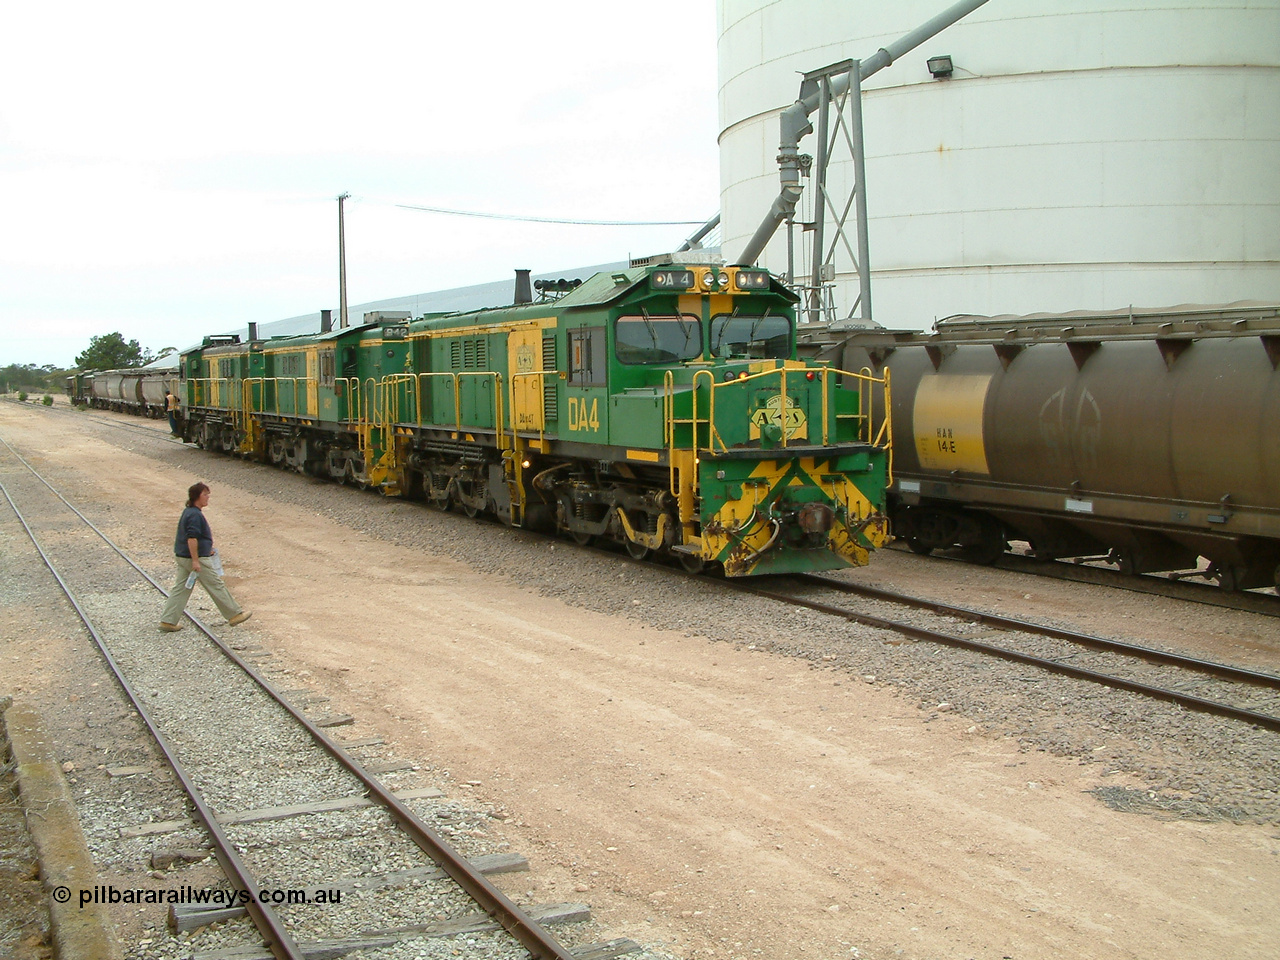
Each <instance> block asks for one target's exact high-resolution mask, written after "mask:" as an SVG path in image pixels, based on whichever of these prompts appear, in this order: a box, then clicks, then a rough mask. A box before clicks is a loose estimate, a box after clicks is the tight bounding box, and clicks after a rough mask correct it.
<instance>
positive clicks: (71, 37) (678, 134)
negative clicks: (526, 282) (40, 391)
mask: <svg viewBox="0 0 1280 960" xmlns="http://www.w3.org/2000/svg"><path fill="white" fill-rule="evenodd" d="M4 34H5V42H4V44H3V55H2V56H0V90H3V95H2V96H0V173H2V178H0V179H2V182H3V183H4V184H5V191H4V194H5V195H4V201H3V203H4V206H3V211H4V212H3V215H2V216H0V365H4V364H8V363H37V364H44V363H54V364H58V365H70V364H71V363H72V360H73V358H74V357H75V355H76V354H77V353H79V352H81V351H82V350H83V349H84V348H85V347H86V346H88V343H89V338H90V337H91V336H94V335H97V334H103V333H110V332H112V331H117V330H118V331H119V332H120V333H122V334H123V335H124V337H125V339H126V340H131V339H136V340H138V341H139V342H140V343H141V344H142V346H143V347H145V348H148V349H150V350H152V351H159V350H160V349H161V348H163V347H166V346H176V347H184V346H187V345H189V344H191V343H192V342H194V341H196V340H198V339H199V337H200V336H201V335H202V334H204V333H207V332H211V331H218V330H226V329H230V328H233V327H235V326H237V325H244V324H247V323H248V322H249V321H258V322H267V321H271V320H278V319H282V318H284V317H290V316H296V315H298V314H302V313H307V312H310V311H313V310H319V309H321V308H323V307H333V308H336V307H337V306H338V279H337V259H338V257H337V202H336V200H335V198H336V197H337V195H338V194H339V193H342V192H344V191H346V192H349V193H350V194H351V195H352V199H351V200H349V201H347V204H346V239H347V279H348V291H349V293H348V296H349V301H350V302H351V303H352V304H356V303H360V302H367V301H371V300H378V299H384V298H387V297H394V296H401V295H407V294H413V293H419V292H423V291H429V290H438V289H445V288H449V287H455V286H463V285H467V284H471V283H477V282H483V281H487V280H495V279H500V278H502V277H504V276H507V275H510V274H511V273H512V271H513V270H514V268H516V267H528V268H531V269H532V270H534V272H535V273H537V272H542V271H551V270H560V269H563V268H569V267H574V266H577V265H582V264H591V263H603V262H607V261H610V260H620V259H625V258H626V257H627V256H628V255H631V254H635V255H642V254H646V253H654V252H658V251H661V250H669V249H672V248H674V247H675V246H678V245H679V244H680V242H681V241H682V240H683V238H684V237H685V236H687V235H688V234H689V233H691V232H692V230H693V229H694V228H693V227H686V226H667V227H625V228H623V227H593V226H561V225H541V224H527V223H516V222H509V221H501V220H487V219H471V218H460V217H452V216H445V215H439V214H431V213H424V212H418V211H412V210H405V209H401V208H400V207H398V206H397V204H410V205H415V204H416V205H423V206H435V207H447V208H454V209H461V210H474V211H484V212H491V213H499V214H517V215H528V216H541V217H562V218H575V219H588V220H643V221H652V220H663V221H666V220H671V221H684V220H703V219H705V218H707V217H709V216H711V215H712V214H714V213H715V212H716V210H717V209H718V205H719V182H718V175H719V173H718V157H717V150H716V133H717V129H716V93H715V83H716V65H715V58H716V38H715V10H714V4H713V3H712V2H711V0H693V2H689V0H649V2H646V3H644V4H641V5H632V4H615V3H608V2H581V3H577V2H565V0H558V2H544V3H527V2H524V3H521V2H514V0H505V2H504V0H500V2H490V0H474V2H471V3H442V2H432V0H428V2H422V0H418V2H413V3H410V2H400V0H395V2H376V0H371V2H369V3H367V4H362V5H354V4H334V3H328V2H314V0H313V2H308V3H292V2H289V3H285V2H273V0H255V2H252V3H245V2H239V0H230V2H223V3H219V4H216V5H214V6H204V7H200V6H198V5H190V4H179V3H173V2H172V0H170V2H165V3H142V2H134V0H123V2H120V3H111V4H105V3H100V2H87V0H77V2H57V0H51V2H44V3H15V4H9V5H7V7H6V10H5V16H4Z"/></svg>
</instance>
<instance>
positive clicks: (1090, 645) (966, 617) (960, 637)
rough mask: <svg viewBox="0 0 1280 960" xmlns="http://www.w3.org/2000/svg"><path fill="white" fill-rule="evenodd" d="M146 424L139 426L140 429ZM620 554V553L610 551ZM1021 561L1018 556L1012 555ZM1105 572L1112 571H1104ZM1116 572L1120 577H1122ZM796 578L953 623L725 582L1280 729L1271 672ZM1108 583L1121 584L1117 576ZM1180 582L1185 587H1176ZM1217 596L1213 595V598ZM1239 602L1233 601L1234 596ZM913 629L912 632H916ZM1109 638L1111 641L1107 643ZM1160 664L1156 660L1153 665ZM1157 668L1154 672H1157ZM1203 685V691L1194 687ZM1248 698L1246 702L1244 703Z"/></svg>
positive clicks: (1200, 594)
mask: <svg viewBox="0 0 1280 960" xmlns="http://www.w3.org/2000/svg"><path fill="white" fill-rule="evenodd" d="M104 422H105V423H108V424H112V425H114V424H113V422H112V421H111V420H104ZM139 429H141V428H139ZM142 432H145V433H147V434H149V435H151V436H153V437H155V438H156V439H163V438H160V437H158V436H156V434H157V431H151V430H142ZM610 552H611V553H615V555H616V552H615V551H610ZM1014 559H1016V558H1014ZM1099 572H1101V573H1105V572H1107V571H1099ZM1117 576H1119V575H1117ZM791 579H792V580H794V581H796V582H797V583H805V584H807V585H808V586H809V588H810V589H814V588H817V589H826V590H832V591H837V592H843V593H846V594H849V593H854V592H861V596H862V597H863V598H866V599H873V600H875V601H877V602H879V603H883V604H887V605H889V606H896V607H898V608H899V609H901V607H902V606H903V605H910V606H913V607H914V608H915V609H917V610H920V609H925V608H927V609H930V610H932V611H933V614H934V615H936V616H940V617H944V618H947V619H948V620H949V622H944V623H942V624H941V625H939V626H938V627H937V628H936V629H935V628H929V627H919V626H916V625H913V624H909V623H904V622H902V621H901V620H895V619H893V616H892V614H891V613H890V612H889V611H885V616H883V617H880V616H875V615H869V614H865V613H859V612H855V611H850V610H848V609H847V608H840V607H838V606H836V605H835V604H825V605H824V604H822V603H821V602H820V601H816V600H812V599H807V598H803V597H798V596H787V595H785V594H784V593H783V592H780V591H777V590H769V589H766V588H764V587H761V586H760V585H759V584H753V583H744V582H742V581H725V582H726V583H727V584H729V585H730V586H733V587H736V588H739V589H743V590H745V591H747V592H754V593H757V594H758V595H761V596H766V597H769V598H770V599H774V600H778V601H781V602H788V603H792V604H795V605H801V606H809V607H810V608H811V609H817V610H820V611H822V612H826V613H831V614H833V615H836V616H844V617H846V618H848V619H852V620H856V621H858V622H861V623H864V624H865V625H868V626H874V627H880V628H883V629H888V630H895V631H897V632H900V633H906V634H908V635H911V636H913V639H917V640H929V641H932V642H937V643H944V644H948V645H951V646H960V647H968V648H969V649H973V650H977V651H980V652H983V653H985V654H989V655H992V656H1000V657H1003V658H1005V659H1008V660H1014V661H1018V662H1022V663H1025V664H1028V665H1033V666H1036V667H1039V668H1041V669H1044V670H1049V671H1052V672H1056V673H1060V674H1065V675H1069V676H1074V677H1076V678H1077V679H1087V680H1090V681H1093V682H1096V683H1101V684H1104V685H1108V686H1112V687H1115V688H1119V689H1127V690H1130V691H1132V692H1135V693H1140V694H1143V695H1146V696H1151V697H1156V698H1159V699H1164V700H1168V701H1170V702H1174V703H1179V704H1181V705H1182V706H1184V707H1186V708H1188V709H1195V710H1200V711H1204V712H1208V713H1215V714H1218V715H1222V716H1229V717H1234V718H1235V719H1237V720H1241V721H1243V722H1247V723H1254V724H1257V725H1258V726H1260V727H1263V728H1265V729H1271V730H1276V729H1280V720H1278V719H1277V717H1280V696H1277V694H1280V678H1277V677H1275V676H1272V675H1268V674H1261V673H1251V672H1250V671H1239V670H1236V668H1233V667H1230V666H1229V665H1226V664H1213V663H1210V662H1208V661H1195V660H1193V659H1192V658H1181V659H1179V658H1177V657H1175V656H1173V655H1167V656H1166V655H1162V654H1160V652H1159V651H1155V650H1150V649H1145V648H1139V647H1135V646H1133V645H1128V646H1127V647H1126V645H1123V644H1117V643H1114V642H1109V641H1105V640H1104V639H1103V638H1099V637H1088V636H1085V635H1082V634H1071V633H1070V632H1069V631H1053V630H1051V629H1050V628H1045V627H1043V626H1041V625H1038V624H1033V623H1030V622H1024V621H1012V620H1008V621H1006V622H1004V623H1000V624H997V623H996V622H995V621H996V620H997V619H999V618H990V617H987V616H986V615H984V614H981V613H979V612H977V611H972V610H963V609H960V608H947V607H945V605H941V604H937V603H934V602H932V601H927V600H923V599H919V598H909V597H905V596H902V595H895V594H891V593H890V592H888V591H879V592H878V593H877V592H876V591H874V590H873V589H872V588H863V587H855V586H854V585H851V584H844V583H839V582H837V581H833V580H830V579H829V578H822V577H815V578H807V579H805V578H791ZM1121 579H1123V580H1125V581H1134V580H1146V579H1149V578H1133V577H1122V578H1121ZM1110 585H1113V586H1114V585H1122V586H1124V585H1123V584H1116V583H1114V582H1112V583H1111V584H1110ZM1155 586H1156V587H1157V588H1158V587H1161V586H1163V587H1165V588H1166V589H1171V590H1172V591H1173V594H1171V595H1173V596H1176V598H1177V599H1189V600H1193V601H1195V602H1200V603H1209V604H1211V605H1214V606H1224V607H1232V608H1237V609H1244V610H1246V611H1248V612H1257V613H1263V614H1264V615H1269V616H1277V615H1280V609H1278V608H1280V603H1278V602H1275V598H1272V597H1268V596H1255V595H1252V594H1246V595H1243V596H1239V595H1228V594H1223V593H1222V592H1221V591H1219V590H1217V589H1216V588H1213V587H1210V586H1207V585H1206V586H1203V587H1201V586H1190V585H1184V584H1175V583H1164V584H1161V583H1157V584H1155ZM1127 588H1128V589H1139V588H1138V587H1137V586H1134V585H1128V586H1127ZM1179 588H1181V589H1179ZM1139 592H1157V593H1160V592H1162V591H1160V590H1158V589H1157V590H1155V591H1150V590H1140V591H1139ZM1211 598H1212V599H1211ZM1232 601H1235V602H1232ZM957 621H959V622H960V623H961V624H962V625H963V624H969V625H973V624H978V625H979V626H984V627H988V628H990V627H997V628H998V629H1000V630H1002V631H1004V632H1005V633H1007V634H1009V635H1012V636H1018V635H1021V637H1022V638H1023V642H1022V646H1021V648H1012V647H1011V648H1001V647H999V646H997V645H995V644H984V643H982V642H981V641H978V640H976V639H974V638H973V637H970V636H966V635H964V634H965V630H966V629H971V627H962V629H961V630H960V632H959V633H956V632H955V630H954V627H955V626H956V623H957ZM912 631H914V634H913V633H912ZM1026 638H1031V639H1033V640H1035V642H1037V643H1044V642H1046V641H1049V642H1053V643H1057V644H1072V645H1074V646H1075V650H1076V651H1077V652H1072V651H1071V650H1070V649H1067V648H1062V649H1052V650H1047V651H1044V652H1043V655H1041V653H1038V652H1036V650H1035V647H1034V645H1033V646H1032V647H1030V648H1028V647H1027V645H1026V642H1025V640H1026ZM1108 644H1110V645H1109V646H1108ZM1080 650H1087V651H1089V656H1091V657H1094V658H1099V657H1102V658H1104V660H1105V658H1106V657H1110V658H1112V662H1114V661H1115V660H1116V659H1117V658H1125V659H1127V660H1129V662H1130V663H1133V662H1134V658H1136V659H1137V660H1138V661H1140V662H1141V663H1143V664H1145V665H1146V666H1145V668H1144V669H1140V670H1137V671H1135V670H1134V668H1132V667H1127V668H1123V669H1117V670H1116V671H1115V672H1108V671H1109V670H1110V669H1111V665H1112V664H1111V663H1107V662H1102V663H1100V664H1099V665H1098V666H1097V668H1096V669H1094V668H1092V667H1080V666H1078V665H1077V664H1075V663H1071V662H1064V658H1066V659H1068V660H1071V661H1078V660H1079V658H1080V657H1081V655H1082V654H1081V653H1080V652H1078V651H1080ZM1153 664H1154V665H1156V666H1154V667H1153V666H1152V665H1153ZM1159 669H1166V670H1167V669H1173V670H1177V671H1182V672H1183V675H1184V677H1186V679H1183V680H1179V681H1177V683H1178V686H1173V687H1168V686H1164V685H1163V684H1164V683H1165V679H1163V678H1161V677H1159V676H1158V671H1159ZM1153 670H1154V671H1155V672H1154V673H1153ZM1232 684H1234V685H1235V689H1234V690H1227V689H1223V688H1224V685H1232ZM1199 689H1202V690H1203V691H1204V692H1203V693H1201V692H1197V691H1198V690H1199ZM1253 701H1260V703H1261V706H1260V708H1259V709H1254V708H1252V707H1250V706H1249V705H1248V704H1250V703H1251V702H1253ZM1240 704H1244V705H1240Z"/></svg>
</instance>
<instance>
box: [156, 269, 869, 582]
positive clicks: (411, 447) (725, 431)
mask: <svg viewBox="0 0 1280 960" xmlns="http://www.w3.org/2000/svg"><path fill="white" fill-rule="evenodd" d="M795 299H796V298H795V295H794V294H792V293H791V292H790V291H789V290H787V289H786V288H785V287H784V286H782V285H781V284H780V283H778V282H777V281H776V280H775V279H774V278H772V277H771V276H770V275H769V274H768V273H767V272H765V271H763V270H757V269H752V268H747V267H723V266H719V265H714V264H670V263H668V264H658V265H646V266H639V267H633V268H631V269H628V270H625V271H620V272H618V273H613V274H608V273H602V274H597V275H596V276H594V277H592V278H590V279H589V280H587V281H586V282H585V283H582V284H581V285H579V286H577V287H575V288H573V289H572V290H571V292H567V293H566V294H565V295H564V296H562V297H560V298H559V299H555V300H543V301H540V302H536V303H523V304H516V305H513V306H510V307H501V308H495V309H490V310H482V311H478V312H470V313H453V314H446V315H426V316H424V317H421V318H419V319H417V320H413V321H409V320H407V319H400V318H386V317H376V316H375V317H373V318H371V320H370V322H367V323H365V324H363V325H361V326H358V327H349V328H346V329H340V330H336V331H330V332H326V333H321V334H316V335H307V336H299V337H287V338H273V339H269V340H251V341H250V342H248V343H241V342H239V341H238V338H217V337H210V338H207V339H206V341H205V343H204V344H203V345H202V346H201V347H200V348H197V349H195V350H191V351H189V352H187V353H186V354H184V355H183V357H182V365H181V373H182V378H183V384H182V398H183V403H184V408H185V419H184V431H185V439H187V440H189V441H192V442H196V443H199V444H200V445H201V446H204V447H206V448H216V449H221V450H225V451H227V452H235V453H239V454H242V455H246V456H251V457H254V458H257V459H260V460H264V461H268V462H271V463H274V464H277V465H281V466H288V467H292V468H294V469H298V470H303V471H306V472H309V473H312V474H315V475H320V476H327V477H330V478H333V479H336V480H345V481H350V482H354V483H357V484H360V485H362V486H373V487H377V488H378V489H380V490H381V491H383V492H384V493H386V494H388V495H399V496H405V497H411V498H417V499H425V500H428V501H430V502H433V503H435V504H437V505H440V506H443V507H457V508H458V509H461V510H462V511H464V512H466V513H467V514H468V515H475V514H477V513H480V512H481V511H486V512H490V513H492V514H493V515H495V516H497V517H498V518H499V519H501V520H502V521H503V522H505V523H508V524H511V525H514V526H529V527H534V528H540V529H549V528H555V529H558V530H560V531H562V532H564V533H566V534H568V535H569V536H571V537H573V538H574V539H575V540H577V541H579V542H581V543H586V542H589V541H591V540H593V539H596V538H602V539H607V540H614V541H617V542H620V543H621V544H623V545H624V546H625V547H626V549H627V551H628V552H629V553H630V554H631V555H632V556H635V557H643V556H646V555H648V554H650V553H653V552H662V553H670V554H673V555H675V556H677V557H679V558H680V560H681V561H682V562H683V563H684V564H685V566H686V567H688V568H690V569H699V568H701V567H703V566H704V565H707V564H720V565H722V566H723V568H724V571H725V573H726V574H727V575H729V576H745V575H751V574H764V573H789V572H800V571H813V570H824V569H831V568H837V567H844V566H856V565H862V564H865V563H866V562H867V561H868V558H869V551H870V550H872V549H874V548H876V547H879V546H880V545H882V544H883V543H884V542H885V541H886V540H887V539H888V528H887V521H886V519H885V513H884V496H885V487H886V484H887V482H888V480H889V470H890V450H891V438H890V437H889V436H888V435H887V433H885V432H881V433H880V434H878V435H873V433H872V423H873V416H872V415H873V409H872V407H873V405H874V406H878V407H879V408H880V409H881V410H883V409H884V408H885V405H887V403H888V390H889V383H888V379H887V376H886V377H884V378H880V379H876V378H873V377H872V376H871V375H870V374H869V372H866V371H863V372H861V373H849V372H843V371H839V370H835V369H832V368H830V367H829V366H827V365H825V364H821V363H805V362H802V361H799V360H797V359H796V353H795V310H794V303H795ZM875 420H877V421H881V422H884V423H887V420H882V418H879V417H876V418H875Z"/></svg>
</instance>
